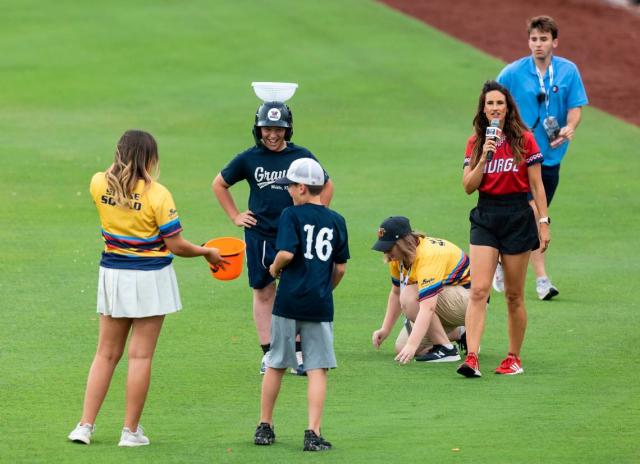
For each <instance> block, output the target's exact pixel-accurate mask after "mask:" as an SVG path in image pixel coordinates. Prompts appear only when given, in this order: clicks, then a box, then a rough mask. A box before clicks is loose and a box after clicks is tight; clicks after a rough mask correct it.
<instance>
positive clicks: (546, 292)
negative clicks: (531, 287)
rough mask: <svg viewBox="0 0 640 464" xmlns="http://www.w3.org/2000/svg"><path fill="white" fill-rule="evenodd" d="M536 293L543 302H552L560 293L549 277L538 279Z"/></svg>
mask: <svg viewBox="0 0 640 464" xmlns="http://www.w3.org/2000/svg"><path fill="white" fill-rule="evenodd" d="M536 293H537V294H538V298H539V299H541V300H545V301H546V300H550V299H551V298H553V297H554V296H557V295H558V294H559V293H560V292H559V291H558V289H557V288H555V287H554V286H553V284H552V283H551V280H549V278H548V277H538V278H537V279H536Z"/></svg>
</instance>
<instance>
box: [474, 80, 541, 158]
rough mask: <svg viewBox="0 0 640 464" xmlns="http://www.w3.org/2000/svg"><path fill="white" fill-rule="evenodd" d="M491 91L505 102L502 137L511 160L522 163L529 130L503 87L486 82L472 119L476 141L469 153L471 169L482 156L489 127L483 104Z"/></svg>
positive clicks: (492, 82) (494, 82) (509, 94)
mask: <svg viewBox="0 0 640 464" xmlns="http://www.w3.org/2000/svg"><path fill="white" fill-rule="evenodd" d="M493 90H497V91H498V92H500V93H502V94H503V95H504V97H505V99H506V102H507V115H506V117H505V120H504V127H503V128H502V135H503V136H505V137H506V139H507V142H508V143H509V146H510V147H511V151H512V153H513V159H514V161H515V162H516V164H520V162H522V155H523V154H524V152H525V148H524V133H525V132H526V131H528V130H529V129H528V128H527V125H526V124H525V123H524V121H523V120H522V118H521V117H520V112H519V111H518V106H517V105H516V102H515V100H514V99H513V97H512V96H511V92H509V91H508V90H507V88H506V87H505V86H503V85H502V84H500V83H498V82H496V81H487V82H485V83H484V85H483V86H482V92H481V93H480V98H478V111H477V112H476V115H475V117H474V118H473V129H474V131H475V134H476V140H475V141H474V143H473V150H472V151H471V163H470V165H471V168H474V167H476V165H477V164H478V161H479V160H480V155H481V154H482V146H483V145H484V141H485V134H486V130H487V126H489V120H488V119H487V116H486V115H485V114H484V103H485V99H486V97H487V94H488V93H489V92H491V91H493Z"/></svg>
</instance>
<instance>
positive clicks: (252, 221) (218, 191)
mask: <svg viewBox="0 0 640 464" xmlns="http://www.w3.org/2000/svg"><path fill="white" fill-rule="evenodd" d="M229 187H231V186H230V185H229V184H227V183H226V182H225V180H224V179H223V178H222V175H221V174H218V175H217V176H216V178H215V179H213V183H212V184H211V190H213V193H214V194H215V196H216V198H217V199H218V202H219V203H220V206H222V209H223V210H224V212H225V213H227V216H229V219H231V221H233V223H234V224H235V225H237V226H238V227H247V228H250V227H252V226H255V225H256V224H257V222H258V221H257V220H256V218H255V217H253V212H251V210H246V211H244V212H242V213H241V212H240V211H238V207H237V206H236V202H235V201H233V197H232V196H231V192H229Z"/></svg>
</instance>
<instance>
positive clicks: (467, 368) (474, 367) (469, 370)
mask: <svg viewBox="0 0 640 464" xmlns="http://www.w3.org/2000/svg"><path fill="white" fill-rule="evenodd" d="M457 372H458V374H460V375H464V376H465V377H482V374H481V373H480V363H479V362H478V355H477V354H475V353H469V354H468V355H467V357H466V358H465V360H464V362H463V363H462V364H460V366H459V367H458V371H457Z"/></svg>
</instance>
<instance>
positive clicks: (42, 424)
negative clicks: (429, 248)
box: [0, 0, 640, 463]
mask: <svg viewBox="0 0 640 464" xmlns="http://www.w3.org/2000/svg"><path fill="white" fill-rule="evenodd" d="M0 10H2V14H0V30H1V31H2V32H1V37H2V54H1V55H0V56H1V58H0V75H1V76H2V82H3V85H2V91H1V97H0V147H1V148H0V152H1V153H2V167H1V169H0V177H1V180H2V181H1V182H0V198H1V199H2V208H0V219H1V224H2V228H1V229H0V239H1V243H2V245H3V252H2V257H1V258H0V291H1V294H2V301H3V304H2V313H3V321H2V324H0V368H1V374H0V437H2V439H0V461H1V462H6V463H13V462H56V463H57V462H78V463H79V462H87V461H93V462H122V461H123V460H126V461H127V462H151V461H153V462H157V463H160V462H189V463H193V462H265V463H268V462H280V463H282V462H298V461H302V460H303V459H304V460H305V462H320V461H323V462H348V463H359V462H368V463H372V462H418V461H422V462H434V463H449V462H450V463H567V462H580V463H601V462H609V463H625V462H629V463H630V462H638V461H637V460H638V456H640V446H639V445H638V427H639V426H640V419H639V417H640V406H639V404H640V388H639V387H638V383H639V382H638V374H637V369H636V367H635V361H636V360H637V359H638V357H639V355H640V350H639V348H638V344H637V340H636V339H637V337H636V334H637V332H638V327H639V323H640V316H639V313H640V305H639V303H638V301H639V299H638V296H637V290H638V282H639V281H640V279H639V278H640V265H639V264H638V246H639V245H640V243H639V239H638V236H639V235H638V230H639V226H640V221H639V219H638V218H639V215H640V200H639V197H638V195H637V191H636V190H637V188H638V185H639V184H638V180H637V173H638V171H639V169H640V163H639V162H638V156H637V143H638V141H639V140H640V130H639V129H638V128H637V127H634V126H630V125H628V124H625V123H623V122H621V121H619V120H617V119H615V118H613V117H611V116H608V115H607V114H605V113H603V112H601V111H598V110H596V109H593V108H587V109H586V111H585V112H584V119H583V123H582V125H581V127H580V128H579V130H578V133H577V137H576V139H575V143H574V144H573V145H572V147H571V148H570V151H569V155H568V158H567V159H566V162H565V163H563V170H562V182H561V187H560V190H559V193H558V196H557V198H556V200H555V201H554V204H553V207H552V210H551V213H552V216H553V219H554V221H553V241H552V244H551V249H550V256H549V258H548V266H549V272H550V274H551V275H552V276H553V278H554V282H556V284H557V285H558V287H559V288H560V290H561V294H560V296H559V298H558V299H557V300H554V301H552V302H544V303H543V302H539V301H537V300H536V299H535V292H534V289H533V282H532V276H529V282H528V284H527V298H528V310H529V330H528V333H527V339H526V342H525V347H524V351H523V360H524V366H525V368H526V371H527V372H526V374H525V375H522V376H518V377H515V378H502V377H497V376H493V375H491V374H490V373H491V369H492V368H493V367H495V365H497V363H498V362H499V361H500V359H501V358H502V356H503V355H504V354H505V351H506V343H507V340H506V336H507V335H506V328H505V313H506V310H505V304H504V302H503V301H502V299H501V297H500V296H499V295H497V296H494V298H493V300H492V308H491V311H490V314H489V318H488V321H487V330H486V333H485V336H484V338H483V346H482V355H481V363H482V366H483V371H485V372H486V374H485V377H483V378H482V379H479V380H477V381H470V380H466V379H463V378H462V377H460V376H458V375H456V374H455V372H454V371H455V366H454V365H451V364H448V365H446V364H445V365H435V366H434V365H422V364H416V363H414V364H411V365H409V366H404V367H400V366H398V365H396V364H395V363H394V362H393V355H392V352H393V343H392V339H390V340H389V341H388V342H387V343H386V344H385V345H383V348H382V349H381V350H380V351H379V352H376V351H375V350H374V349H373V348H372V347H371V343H370V336H371V332H372V331H373V330H375V329H376V328H378V327H379V324H380V323H381V321H382V317H383V314H384V308H385V303H386V295H387V292H388V290H389V279H388V275H387V271H386V269H385V266H384V265H383V263H382V261H381V256H380V255H379V254H378V253H375V252H373V251H370V246H371V244H372V243H373V241H374V239H375V233H376V230H377V226H378V224H379V222H380V221H381V220H382V219H383V218H385V217H386V216H388V215H392V214H403V215H407V216H409V217H410V218H411V219H412V223H413V225H414V226H415V227H416V228H418V229H421V230H423V231H426V232H427V233H429V234H430V235H433V236H439V237H443V238H447V239H449V240H451V241H453V242H454V243H457V244H459V245H460V246H462V247H463V248H465V249H467V248H468V219H467V215H468V210H469V209H470V208H471V207H472V205H473V204H474V201H475V197H467V196H466V195H465V194H464V192H463V189H462V186H461V165H462V155H463V150H464V146H465V141H466V138H467V137H468V136H469V135H470V131H471V119H472V116H473V112H474V108H475V105H476V102H477V95H478V93H479V90H480V87H481V85H482V82H483V81H484V80H486V79H487V78H492V77H494V76H495V75H496V74H497V72H498V71H499V69H500V68H501V66H502V63H501V62H499V61H498V60H495V59H493V58H491V57H488V56H487V55H485V54H483V53H481V52H479V51H477V50H475V49H472V48H470V47H469V46H467V45H464V44H462V43H460V42H457V41H456V40H453V39H451V38H449V37H446V36H444V35H442V34H440V33H439V32H437V31H434V30H432V29H430V28H429V27H427V26H425V25H423V24H421V23H419V22H417V21H415V20H412V19H410V18H407V17H404V16H402V15H400V14H399V13H397V12H395V11H392V10H390V9H387V8H386V7H384V6H381V5H379V4H377V3H373V2H370V1H364V0H362V1H356V0H350V1H338V0H332V1H323V2H319V1H314V2H311V1H310V2H297V1H293V0H287V1H280V2H277V3H276V2H254V1H249V0H236V1H234V2H223V1H220V0H218V1H214V2H206V1H185V2H173V1H168V0H162V1H151V0H149V1H138V2H125V1H112V2H102V3H99V2H80V1H71V0H68V1H60V2H43V1H35V0H33V1H27V0H25V1H21V2H8V1H0ZM524 45H525V44H523V53H526V49H525V47H524ZM260 80H264V81H269V80H274V81H293V82H298V83H299V84H300V88H299V90H298V93H297V95H296V96H295V97H294V99H293V100H292V101H291V107H292V109H293V112H294V117H295V123H296V124H295V135H294V140H295V141H297V142H298V143H300V144H302V145H305V146H308V147H309V148H310V149H311V150H312V151H313V152H314V153H315V154H316V155H317V156H318V157H319V159H320V160H321V161H322V162H323V164H324V166H325V167H326V169H327V170H328V171H329V173H330V174H331V176H332V178H333V180H334V182H335V185H336V191H335V196H334V202H333V204H332V206H333V207H334V208H335V209H336V210H337V211H339V212H341V213H342V214H343V215H344V216H345V218H346V219H347V223H348V226H349V230H350V238H351V242H350V245H351V253H352V260H351V261H350V264H349V267H348V271H347V275H346V277H345V280H344V281H343V283H342V285H341V286H340V287H339V288H338V290H337V291H336V321H335V330H336V345H335V347H336V353H337V356H338V362H339V364H340V367H339V369H337V370H335V371H333V372H331V375H330V381H329V395H328V400H327V405H326V410H325V417H324V426H323V432H324V434H325V436H326V437H327V438H328V439H329V440H331V441H332V442H333V443H334V447H335V448H334V450H333V451H331V452H330V453H328V454H325V455H320V456H308V455H306V454H303V453H302V452H301V451H300V450H301V446H302V432H303V430H304V428H305V426H306V399H305V389H306V382H305V380H304V379H302V378H297V377H293V376H288V377H287V378H286V379H285V382H284V385H283V389H282V393H281V397H280V400H279V403H278V407H277V410H276V432H277V434H278V443H277V444H276V445H275V446H273V447H270V448H267V449H265V448H258V447H256V446H254V445H253V444H252V435H253V431H254V428H255V425H256V421H257V419H258V409H259V390H260V382H261V377H260V376H259V375H258V374H257V370H258V362H259V359H260V352H259V349H258V346H257V341H256V335H255V329H254V326H253V321H252V318H251V311H250V296H251V295H250V291H249V289H248V287H247V283H246V278H245V277H244V276H243V277H242V278H241V279H238V280H236V281H232V282H227V283H221V282H219V281H214V280H213V279H211V277H210V275H209V273H208V270H207V267H206V265H205V263H204V262H203V261H202V260H198V259H192V260H186V259H177V260H176V262H175V267H176V271H177V273H178V279H179V282H180V288H181V293H182V300H183V304H184V307H185V309H184V310H183V311H182V312H181V313H179V314H177V315H174V316H171V317H168V318H167V320H166V323H165V327H164V331H163V334H162V336H161V338H160V343H159V346H158V349H157V353H156V358H155V361H154V371H153V381H152V386H151V390H150V393H149V397H148V401H147V405H146V409H145V413H144V415H143V418H142V423H143V424H144V426H145V427H146V430H147V432H148V435H149V437H150V438H151V440H152V446H149V447H144V448H142V449H119V448H118V447H117V446H116V444H117V440H118V438H119V433H120V429H121V427H122V419H123V415H124V374H125V373H126V360H123V362H122V363H121V365H120V366H119V368H118V370H117V371H116V374H115V377H114V379H113V383H112V388H111V391H110V393H109V395H108V397H107V400H106V402H105V404H104V406H103V409H102V412H101V414H100V416H99V418H98V420H97V433H96V434H95V435H94V441H93V443H92V444H91V446H89V447H84V446H78V445H73V444H71V443H69V442H67V440H66V436H67V434H68V433H69V431H70V430H71V428H72V427H73V426H74V425H75V423H76V422H77V421H78V419H79V417H80V413H81V406H82V396H83V392H84V386H85V380H86V375H87V372H88V368H89V365H90V363H91V360H92V357H93V354H94V350H95V343H96V339H97V316H96V314H95V293H96V281H97V265H98V260H99V253H100V250H101V239H100V236H99V223H98V219H97V215H96V212H95V208H94V207H93V205H92V203H91V201H90V199H89V196H88V183H89V180H90V178H91V175H92V174H93V173H95V172H96V171H98V170H103V169H104V168H105V167H107V166H108V165H109V164H110V162H111V159H112V153H113V150H114V146H115V142H116V140H117V139H118V137H119V136H120V135H121V133H122V132H123V131H124V130H126V129H129V128H142V129H146V130H148V131H150V132H151V133H153V134H154V135H155V136H156V138H157V140H158V143H159V147H160V158H161V160H162V161H161V170H162V174H161V177H160V181H161V182H162V183H163V184H165V185H166V186H167V187H168V188H169V189H170V190H171V191H172V192H173V194H174V198H175V200H176V203H177V205H178V208H179V211H180V214H181V220H182V223H183V226H184V228H185V233H184V235H185V237H186V238H188V239H191V240H192V241H194V242H197V243H200V242H202V241H204V240H206V239H208V238H211V237H214V236H221V235H235V236H241V231H240V230H239V229H237V228H235V227H234V226H232V224H231V223H230V222H229V221H228V220H227V218H226V216H225V215H224V213H223V212H222V210H221V209H220V208H219V207H218V205H217V202H216V201H215V199H214V197H213V195H212V193H211V191H210V187H209V186H210V183H211V180H212V179H213V177H214V176H215V174H216V173H217V172H218V171H219V170H220V169H221V168H222V167H223V166H224V164H225V163H226V162H227V161H228V160H229V159H230V158H231V157H232V156H233V155H234V154H235V153H237V152H239V151H241V150H243V149H244V148H246V147H248V146H249V145H250V144H251V143H252V139H251V135H250V127H251V125H252V122H253V112H254V110H255V108H256V107H257V106H258V103H259V102H258V100H257V99H256V97H255V96H254V95H253V92H252V90H251V88H250V82H251V81H260ZM233 192H234V195H235V196H236V198H237V200H238V203H239V204H240V205H242V204H245V202H246V194H247V190H246V188H245V187H244V186H238V187H236V188H234V189H233ZM398 329H399V327H398ZM393 337H395V334H394V335H393ZM454 449H458V450H459V451H454Z"/></svg>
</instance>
